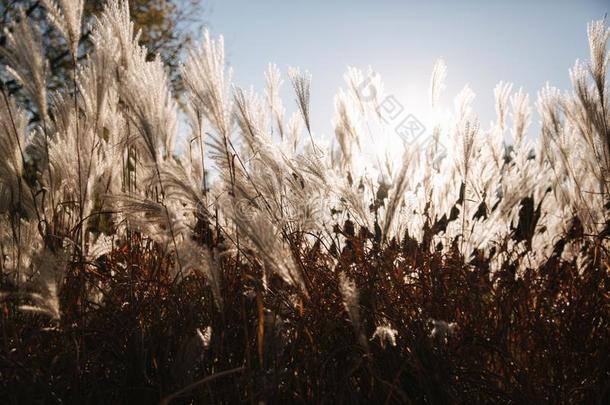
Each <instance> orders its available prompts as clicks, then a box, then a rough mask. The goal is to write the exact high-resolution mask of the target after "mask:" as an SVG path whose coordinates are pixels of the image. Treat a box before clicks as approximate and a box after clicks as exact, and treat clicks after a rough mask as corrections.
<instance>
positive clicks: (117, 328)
mask: <svg viewBox="0 0 610 405" xmlns="http://www.w3.org/2000/svg"><path fill="white" fill-rule="evenodd" d="M356 235H357V236H356ZM373 238H374V236H373V235H372V234H371V232H367V231H366V230H365V231H360V230H359V232H352V233H351V236H350V238H349V239H350V241H349V242H350V243H349V244H347V245H346V246H347V247H346V248H345V249H344V250H343V253H342V254H341V259H340V264H339V266H338V268H337V269H335V271H333V270H332V269H331V268H329V263H330V261H329V256H328V255H327V253H325V250H324V247H323V246H322V245H321V244H320V243H316V244H313V247H309V246H310V245H309V244H308V243H306V241H305V240H297V239H293V251H294V252H295V254H298V255H299V257H300V259H301V260H300V262H301V263H302V266H303V269H304V271H305V273H306V276H307V285H308V288H309V295H310V297H309V298H306V297H304V296H301V295H298V293H297V291H296V290H291V289H290V288H289V287H287V286H286V285H285V284H284V283H283V282H281V281H280V280H278V279H270V280H269V286H268V287H269V290H268V291H264V289H263V286H262V285H261V283H260V279H261V269H259V268H253V267H250V266H248V265H244V264H239V265H238V264H237V263H238V261H237V260H236V259H237V258H236V257H233V256H224V258H223V259H222V261H221V266H222V274H223V279H222V294H223V300H224V305H222V309H219V307H218V306H216V305H215V304H214V302H213V298H212V293H211V290H210V288H209V286H208V285H207V284H206V281H205V279H204V278H203V277H202V276H201V275H199V274H190V275H188V276H187V277H185V278H182V279H179V280H175V279H174V278H173V277H170V275H169V270H168V269H169V268H170V264H171V263H170V260H171V258H168V257H166V256H164V255H163V254H162V251H161V250H160V249H159V248H158V247H157V246H155V245H154V244H153V243H152V242H150V241H147V240H146V239H143V238H141V237H139V236H138V235H133V236H132V238H131V240H129V241H125V242H124V243H123V244H121V245H120V247H117V248H116V249H115V250H114V251H113V253H112V254H110V255H107V256H106V257H104V258H103V259H101V260H99V261H98V262H96V263H95V266H93V268H94V269H95V270H89V269H90V268H91V266H88V267H87V269H88V270H86V271H83V270H82V268H83V266H79V265H74V266H73V268H72V269H70V272H69V275H68V277H67V280H66V282H65V285H64V287H63V289H62V293H61V297H62V308H63V313H62V318H61V324H60V325H57V326H54V325H52V324H47V321H46V320H45V319H46V318H44V317H43V316H38V315H32V314H27V313H23V312H19V311H17V310H16V304H17V302H16V301H15V300H12V301H4V302H3V303H2V333H3V335H2V340H3V342H2V351H1V352H0V392H1V394H0V402H2V403H59V402H61V403H155V402H158V401H160V400H161V399H163V398H165V397H167V396H168V395H171V394H172V393H175V392H177V391H178V390H180V389H182V388H184V387H187V386H189V385H190V384H193V383H194V382H197V381H200V380H202V379H204V378H208V380H204V381H203V383H202V384H194V385H193V387H192V389H191V388H189V389H188V390H186V392H185V393H184V394H183V395H181V396H179V397H177V398H174V399H173V401H172V403H181V402H184V403H187V402H190V401H194V402H196V403H237V402H244V401H250V402H252V403H256V402H258V401H265V402H268V403H294V402H302V403H304V402H307V403H359V402H367V403H438V404H442V403H553V404H559V403H586V404H594V403H599V404H601V403H608V401H610V352H609V349H610V344H609V342H610V336H609V334H610V328H609V326H610V323H609V322H610V306H609V303H610V301H609V296H608V291H609V286H610V284H609V283H610V274H609V271H608V263H607V261H606V257H607V256H606V255H605V253H603V252H601V251H600V247H599V244H597V243H595V242H591V243H590V244H589V245H588V246H589V249H590V253H591V255H592V257H594V258H595V260H594V261H593V262H592V263H590V264H589V265H588V267H587V268H585V269H581V270H582V274H579V272H578V269H577V266H576V264H575V263H566V262H563V261H560V260H558V259H556V258H551V259H550V260H549V261H548V262H547V263H546V264H545V265H544V266H543V267H542V268H540V269H536V270H532V271H531V272H528V273H526V274H525V275H524V276H523V277H522V278H518V279H516V278H515V276H514V270H511V269H510V268H506V269H504V270H503V271H501V272H497V273H495V274H490V271H489V267H488V264H487V263H486V261H485V260H484V259H480V260H475V261H474V262H473V263H476V265H475V264H470V265H464V264H463V261H462V259H461V258H460V257H459V256H458V255H457V254H452V255H448V256H446V257H441V256H440V255H437V254H434V255H433V254H429V253H426V252H428V251H429V248H428V246H423V245H420V244H418V243H417V242H416V241H414V240H412V239H409V238H408V237H407V238H405V240H404V242H403V243H402V244H401V245H398V244H397V243H390V244H389V245H388V246H387V247H385V248H383V249H381V248H379V247H378V246H379V245H378V244H376V243H371V242H372V240H373ZM210 243H214V241H213V240H211V241H210ZM371 246H372V247H371ZM240 262H244V261H243V260H242V261H240ZM340 270H341V271H345V272H346V273H347V275H348V276H349V277H350V278H352V279H354V280H355V281H356V284H357V286H358V289H359V291H360V316H361V328H362V329H363V330H362V333H364V335H365V336H366V337H367V340H368V338H370V337H371V336H372V334H373V332H374V330H375V328H376V325H379V324H380V323H381V322H382V321H386V322H387V321H389V322H390V323H391V325H392V327H393V328H395V329H396V330H397V331H398V335H397V342H396V343H397V344H396V346H390V345H386V347H385V349H384V348H382V347H381V346H380V344H379V340H378V339H375V340H368V341H367V343H366V344H364V343H363V341H362V340H359V339H358V338H359V336H357V333H355V330H354V327H353V325H352V324H351V323H350V321H349V318H348V315H347V313H346V311H345V309H344V306H343V302H342V297H341V294H340V292H339V287H338V272H339V271H340ZM406 276H408V277H406ZM2 289H3V290H6V288H5V286H3V288H2ZM94 293H99V294H101V297H102V298H101V299H100V300H99V302H98V303H94V302H92V301H90V300H86V299H84V297H87V296H91V295H92V294H94ZM432 319H435V320H445V321H447V322H455V323H456V324H457V328H456V330H455V332H454V333H452V334H449V335H448V336H447V337H446V339H445V338H443V337H442V336H435V337H432V336H431V328H432V327H431V324H430V321H431V320H432ZM208 325H211V327H212V330H213V333H212V335H211V340H210V342H209V346H208V347H204V345H203V342H202V340H201V339H200V338H199V337H198V334H197V329H198V328H199V329H200V331H203V330H204V329H205V327H206V326H208ZM41 329H42V332H41ZM226 370H231V372H230V373H227V374H225V375H220V376H219V377H218V378H209V377H210V376H215V375H216V374H217V373H221V372H223V371H226Z"/></svg>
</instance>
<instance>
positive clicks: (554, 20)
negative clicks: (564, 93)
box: [204, 0, 610, 135]
mask: <svg viewBox="0 0 610 405" xmlns="http://www.w3.org/2000/svg"><path fill="white" fill-rule="evenodd" d="M609 3H610V2H606V1H602V0H583V1H537V2H536V1H467V2H458V1H430V2H423V1H422V2H415V1H391V0H385V1H383V0H382V1H372V0H369V1H365V0H353V1H302V2H296V1H279V0H273V1H245V0H243V1H237V0H209V1H208V2H207V11H206V14H205V15H204V19H205V20H206V21H207V23H208V26H209V28H210V30H211V32H212V34H213V35H215V36H216V35H219V34H223V35H224V37H225V46H226V54H227V60H228V63H229V64H230V65H231V66H232V67H233V69H234V79H235V81H236V82H237V84H239V85H241V86H249V85H254V88H255V89H257V90H262V89H263V86H264V76H263V72H264V70H265V68H266V66H267V64H268V63H269V62H275V63H277V64H278V66H279V67H280V68H281V69H282V73H283V76H284V80H285V83H284V88H285V89H286V90H287V89H288V88H289V83H288V81H287V68H288V66H298V67H301V68H302V69H307V70H309V71H310V72H311V73H312V75H313V81H312V107H311V115H312V121H313V126H314V131H315V132H316V133H317V134H327V135H328V134H330V133H332V127H331V123H330V120H331V118H332V112H333V95H334V94H335V92H336V91H337V89H338V88H339V87H340V86H342V85H343V79H342V76H343V73H344V72H345V71H346V67H347V66H356V67H360V68H363V69H365V68H366V67H367V66H369V65H370V66H372V68H373V69H374V70H375V71H377V72H379V73H380V74H381V76H382V77H383V80H384V83H385V88H386V93H392V94H395V95H396V96H397V98H398V99H399V100H400V101H401V102H403V103H404V104H405V105H406V106H407V108H411V109H416V108H417V106H416V105H414V104H416V103H418V102H420V101H418V100H421V103H427V101H428V99H427V94H428V93H427V89H428V84H429V78H430V73H431V70H432V66H433V65H434V62H435V61H436V59H438V58H441V57H442V58H443V59H444V60H445V62H446V63H447V66H448V78H447V90H446V92H445V93H444V100H445V101H446V102H447V103H450V102H451V100H452V99H453V96H454V95H455V94H457V92H458V91H459V90H460V89H461V88H462V87H463V86H464V85H465V84H466V83H468V84H469V85H470V87H471V88H472V89H473V90H474V91H475V93H476V94H477V99H476V101H475V104H474V106H475V110H476V111H477V112H478V113H479V115H480V118H481V121H482V124H483V125H484V126H486V125H487V124H488V123H489V121H490V120H491V119H493V118H494V107H493V92H492V91H493V87H494V86H495V84H496V83H497V82H498V81H500V80H504V81H511V82H513V83H515V85H516V86H517V87H518V86H523V87H524V89H525V90H526V91H527V92H529V93H530V97H531V98H532V101H533V100H534V99H535V94H536V92H537V91H538V89H540V88H541V87H542V86H543V85H544V83H545V82H546V81H549V82H550V83H551V84H552V85H555V86H557V87H560V88H562V89H568V88H569V77H568V69H569V68H570V67H572V66H573V64H574V61H575V59H577V58H581V59H584V58H587V56H588V49H587V38H586V24H587V22H589V21H591V20H593V19H600V18H603V17H604V14H605V13H606V12H608V10H609V8H610V7H609ZM287 94H289V93H287ZM418 97H419V98H418ZM284 104H285V106H286V107H288V108H290V109H293V107H294V102H293V97H292V96H291V95H289V97H288V98H285V99H284ZM534 121H537V117H536V116H534Z"/></svg>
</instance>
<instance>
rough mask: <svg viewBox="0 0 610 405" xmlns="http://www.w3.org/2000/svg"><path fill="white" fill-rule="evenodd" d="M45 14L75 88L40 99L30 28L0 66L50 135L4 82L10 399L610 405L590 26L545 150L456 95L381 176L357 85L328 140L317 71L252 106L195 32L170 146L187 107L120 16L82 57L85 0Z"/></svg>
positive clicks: (39, 70) (2, 244)
mask: <svg viewBox="0 0 610 405" xmlns="http://www.w3.org/2000/svg"><path fill="white" fill-rule="evenodd" d="M45 3H48V7H49V8H50V13H51V14H50V18H51V21H52V23H53V24H54V25H55V26H56V27H57V28H58V29H59V32H60V33H62V34H63V35H65V36H66V44H67V46H68V47H69V51H70V52H72V53H73V54H74V55H73V56H74V58H73V60H74V69H73V72H74V77H73V81H72V83H68V84H67V85H66V88H65V89H63V91H61V92H60V93H58V94H52V95H49V94H47V92H46V88H45V83H47V82H48V77H47V76H48V74H49V72H47V71H46V69H45V66H46V64H45V60H44V55H43V54H42V51H41V48H40V46H39V45H38V43H37V41H38V38H37V36H36V35H35V33H36V32H37V31H36V29H35V28H33V27H30V26H29V22H28V21H27V19H26V18H22V19H21V20H20V21H19V22H17V23H15V24H13V25H12V26H11V28H10V29H11V30H12V31H11V32H12V33H13V34H10V35H8V36H7V45H6V48H5V49H4V50H3V51H4V52H7V53H8V54H9V55H10V56H9V58H8V60H9V61H10V63H11V67H10V69H9V70H8V71H9V72H12V74H13V75H14V76H15V79H16V80H18V81H21V82H22V84H23V85H24V87H25V88H26V90H27V91H28V92H29V96H30V97H31V98H32V100H34V102H36V103H37V106H38V109H39V110H40V113H41V116H42V117H43V120H42V122H41V124H40V125H39V126H37V127H35V128H31V127H29V126H28V124H27V116H26V114H25V113H24V112H22V111H21V110H20V108H19V106H17V105H16V104H15V102H14V101H13V100H12V99H11V98H10V96H9V95H8V94H7V93H6V91H5V90H4V87H3V88H2V98H1V99H0V117H1V118H2V119H1V121H0V122H1V123H2V124H0V154H1V156H0V173H2V177H1V178H0V196H1V199H0V223H1V227H0V249H1V251H2V258H1V261H0V268H1V270H2V273H1V274H2V278H1V280H0V290H1V291H2V293H1V295H0V306H1V308H2V325H1V328H2V345H1V348H0V350H1V351H0V377H1V378H0V386H1V387H2V390H0V392H1V394H0V400H2V402H6V403H22V402H26V403H29V402H70V403H72V402H77V403H81V402H85V403H87V402H95V403H97V402H103V403H108V402H110V403H129V402H159V401H161V402H163V403H170V402H180V401H182V402H201V403H208V402H211V403H234V402H244V401H250V402H260V401H262V402H273V403H275V402H295V401H298V402H337V403H345V402H375V403H377V402H380V403H381V402H383V403H454V402H474V403H604V402H608V400H610V386H609V385H608V381H609V380H610V363H609V362H608V358H610V356H609V352H610V336H609V335H610V306H609V296H608V290H609V287H610V286H609V282H610V273H609V272H608V264H609V262H608V246H609V245H608V230H609V229H610V225H608V224H609V221H608V219H609V215H608V203H609V199H608V193H609V189H608V164H607V163H608V156H610V150H609V149H608V148H609V146H608V145H610V143H609V142H608V139H610V132H608V128H610V113H609V111H610V110H608V108H607V106H608V85H607V82H606V80H607V60H608V57H607V42H608V38H609V37H610V30H609V29H608V28H607V26H606V25H605V22H594V23H592V24H591V25H590V26H589V40H590V47H591V63H590V64H589V65H583V64H577V65H576V67H575V68H574V69H573V70H572V71H571V76H572V80H573V83H574V92H573V93H572V94H561V93H560V92H559V91H558V90H556V89H552V88H549V87H547V88H545V89H543V90H542V91H541V92H540V94H539V96H538V100H537V102H536V107H537V110H538V112H539V114H540V117H541V122H542V128H541V133H540V134H538V136H537V137H534V138H532V137H528V136H527V131H528V129H529V123H530V121H531V115H532V108H531V106H530V102H529V98H528V96H527V95H526V94H525V93H523V92H522V91H521V90H519V91H516V92H514V93H513V92H512V86H511V85H510V84H499V85H498V86H497V87H496V89H495V91H494V93H495V96H496V101H495V104H496V111H497V115H498V117H497V122H496V123H493V124H492V125H491V127H490V128H482V127H481V126H480V124H479V121H478V119H477V117H476V114H475V113H474V111H473V109H472V107H471V104H472V100H473V98H474V93H472V91H471V90H469V89H468V88H467V87H466V88H465V89H464V90H463V91H462V92H461V93H460V94H459V95H458V97H457V98H456V103H455V111H454V114H453V118H452V120H450V121H449V122H446V123H443V122H439V123H437V124H436V125H435V127H434V129H433V134H432V136H431V138H430V139H429V142H428V143H427V144H426V145H423V146H422V145H411V146H410V147H408V148H405V151H404V155H403V158H402V159H401V160H400V161H399V162H395V161H392V160H390V159H388V160H386V161H383V162H380V161H379V160H377V161H366V160H365V159H363V157H364V156H366V153H365V150H364V149H365V148H366V146H365V140H366V137H368V136H373V137H382V136H384V134H386V133H387V129H388V128H387V127H386V126H385V124H384V122H383V119H382V117H381V116H380V113H379V111H377V110H376V109H375V108H374V107H372V106H371V105H369V104H367V103H368V101H367V100H368V98H367V97H364V95H363V94H362V90H363V89H362V88H361V85H360V84H361V82H362V80H364V78H365V77H366V75H365V74H364V73H363V72H361V71H359V70H357V69H354V68H351V69H350V70H349V71H348V74H347V75H346V82H347V88H346V89H344V90H342V91H341V92H340V93H339V95H338V96H337V98H336V103H335V104H336V109H337V111H336V112H337V117H336V119H335V120H334V122H335V125H336V131H335V134H336V138H337V140H336V141H337V145H336V146H334V145H333V144H331V145H328V142H327V140H324V139H317V140H316V139H314V132H313V129H312V127H311V122H310V109H309V102H310V88H309V85H310V80H311V78H310V76H309V75H308V74H303V73H300V71H298V70H291V72H290V78H291V82H292V84H293V87H294V89H295V92H296V93H297V94H296V110H295V112H294V113H293V114H292V118H290V119H289V120H288V121H286V120H285V116H286V114H285V109H284V104H283V103H282V102H281V100H280V99H279V96H278V88H279V86H280V85H281V83H282V80H281V77H280V72H279V70H278V69H277V68H276V67H275V66H273V65H272V66H270V68H269V71H268V73H267V82H268V89H267V91H266V97H259V96H258V95H257V94H255V93H253V92H246V91H244V90H242V89H238V88H234V87H233V86H232V84H231V74H230V71H228V70H227V69H226V67H225V65H224V50H223V49H222V48H223V45H222V40H218V41H216V40H214V39H212V38H211V37H210V35H209V34H208V33H205V34H204V40H203V43H202V45H201V46H200V47H198V48H196V49H194V50H192V51H191V52H190V54H189V57H188V59H187V61H186V64H185V65H184V67H183V69H182V74H183V79H184V82H185V85H186V88H187V89H188V92H189V93H188V97H187V99H186V100H185V109H186V111H187V116H188V120H189V124H190V126H191V130H192V131H191V133H190V134H189V136H188V137H187V139H185V140H184V141H185V146H184V147H183V148H182V149H183V150H184V151H185V152H184V153H183V154H181V155H177V154H175V152H174V150H175V149H176V148H175V144H176V119H177V116H178V110H177V109H178V106H177V103H176V102H175V101H174V99H173V96H172V94H171V93H170V90H169V86H168V85H167V83H168V82H167V78H166V75H165V71H164V67H163V65H162V63H161V62H160V61H159V60H153V61H149V60H147V59H146V54H147V53H146V52H145V50H144V49H143V48H141V47H140V46H139V45H138V44H137V33H135V32H134V31H133V25H132V24H131V23H130V20H129V12H128V8H127V5H126V3H125V2H124V1H116V0H113V1H111V2H110V3H109V4H108V6H107V7H106V8H105V10H104V12H103V14H102V15H100V16H99V17H98V20H97V24H96V26H95V27H94V28H93V31H92V38H93V39H94V40H93V42H94V43H95V46H96V48H95V51H94V52H93V53H92V54H91V55H88V57H87V58H84V59H83V58H80V59H79V58H78V55H77V53H78V46H77V44H78V38H79V31H78V28H77V24H78V23H79V20H80V11H79V10H80V9H81V8H82V2H79V1H72V2H71V1H65V2H60V6H61V7H59V8H58V7H52V5H51V2H45ZM53 4H54V3H53ZM18 33H26V34H28V35H17V34H18ZM79 60H82V61H80V62H79ZM446 73H447V70H446V66H445V65H444V63H442V62H439V63H437V65H436V66H435V68H434V70H433V75H432V81H431V86H430V87H431V98H432V104H433V106H434V108H437V105H438V100H439V98H440V97H441V91H442V89H443V88H444V83H443V82H444V80H445V78H446ZM367 83H368V85H370V86H373V89H374V91H372V94H374V95H375V97H374V98H375V99H376V100H377V99H380V97H382V91H381V89H382V85H381V83H380V82H379V80H378V78H375V80H371V81H370V82H367ZM369 90H371V89H370V88H369ZM303 127H305V129H306V132H307V133H303V131H302V128H303ZM506 136H509V137H511V138H512V144H511V145H510V147H507V146H506V145H505V143H504V139H505V137H506ZM308 138H309V139H308ZM303 139H304V140H305V141H303ZM443 145H444V146H445V147H446V148H447V149H448V150H449V151H450V152H451V153H441V152H442V146H443ZM66 151H74V153H66Z"/></svg>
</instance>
